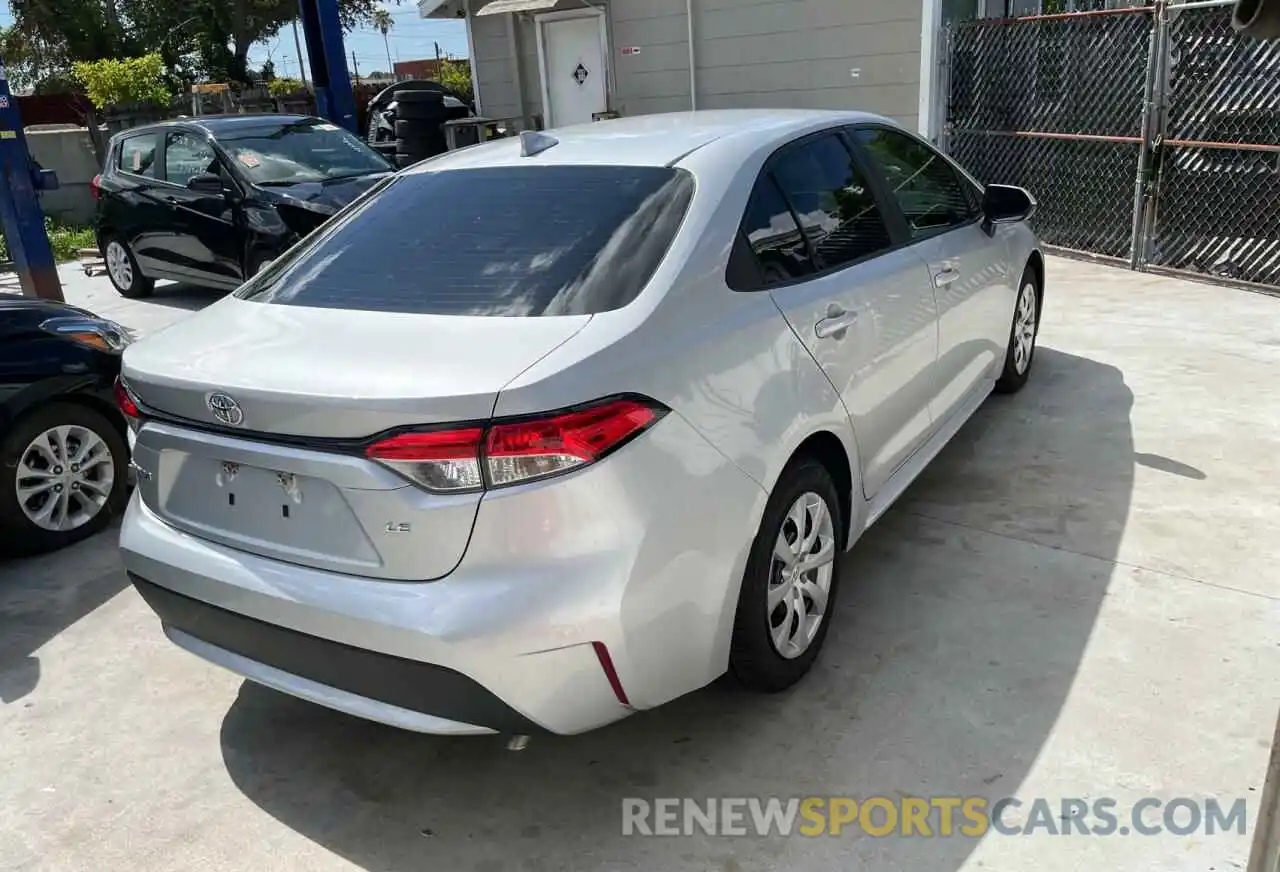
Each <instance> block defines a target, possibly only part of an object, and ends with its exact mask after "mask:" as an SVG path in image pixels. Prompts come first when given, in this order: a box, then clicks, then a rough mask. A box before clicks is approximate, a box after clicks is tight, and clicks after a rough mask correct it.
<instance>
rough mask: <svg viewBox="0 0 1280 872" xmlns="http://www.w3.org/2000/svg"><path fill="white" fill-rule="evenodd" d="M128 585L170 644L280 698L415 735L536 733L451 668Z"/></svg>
mask: <svg viewBox="0 0 1280 872" xmlns="http://www.w3.org/2000/svg"><path fill="white" fill-rule="evenodd" d="M129 579H130V580H131V581H132V582H133V585H134V587H135V588H137V590H138V593H140V594H142V598H143V599H145V600H146V601H147V605H149V606H151V608H152V610H153V611H154V612H155V613H156V615H157V617H159V618H160V621H161V623H162V624H163V625H164V629H165V634H166V635H168V637H169V638H170V639H171V640H173V642H174V643H175V644H177V645H179V646H180V647H182V648H185V649H186V650H188V651H190V652H191V653H193V654H196V655H198V656H201V657H203V658H204V659H206V660H209V661H212V662H214V663H217V664H218V665H219V666H224V667H226V668H228V669H230V670H232V671H233V672H237V673H240V674H241V675H244V676H246V677H248V678H251V679H253V680H255V681H257V682H259V683H261V684H266V685H269V686H271V687H274V688H276V689H277V690H280V691H283V692H285V693H289V694H292V695H294V696H301V697H304V698H308V699H311V700H312V701H313V702H318V703H321V704H322V705H327V706H329V707H330V708H336V709H340V710H342V711H346V712H347V713H348V714H353V715H357V716H359V717H365V718H369V719H370V720H377V721H383V722H384V723H389V724H392V725H394V726H399V727H404V728H405V729H410V730H414V731H416V732H425V733H441V734H454V735H479V734H484V733H517V734H528V733H533V732H538V731H540V730H541V728H540V727H539V726H537V725H536V724H534V723H533V722H532V721H530V720H529V719H528V718H526V717H525V716H524V715H522V714H520V713H519V712H517V711H516V710H514V709H512V708H511V707H510V706H508V705H507V704H506V703H504V702H502V700H500V699H498V698H497V697H496V696H494V695H493V694H492V693H490V692H489V691H488V690H485V689H484V688H483V687H481V686H480V685H479V684H477V683H476V682H475V681H473V680H471V679H470V678H467V677H466V676H465V675H462V674H461V673H459V672H455V671H453V670H452V669H445V668H444V667H441V666H436V665H435V664H432V663H422V662H420V661H417V660H406V659H404V658H402V657H392V656H389V655H387V654H381V653H379V652H377V651H369V650H366V649H362V648H353V647H351V646H350V645H343V644H341V643H338V642H331V641H329V640H328V639H321V638H319V637H318V636H309V635H307V634H305V633H299V632H296V631H294V630H286V629H284V628H283V627H277V626H274V625H273V624H268V623H265V622H263V621H258V620H255V619H253V618H248V617H245V616H244V615H239V614H236V613H235V612H231V611H227V610H226V609H220V608H218V607H217V606H211V605H209V604H208V603H205V602H201V601H200V600H197V599H192V598H190V597H186V596H183V595H182V594H178V593H174V592H173V591H171V590H168V589H167V588H163V587H159V586H157V585H154V584H152V583H151V582H149V581H146V580H144V579H142V578H139V577H138V576H136V575H133V574H132V573H131V574H130V576H129Z"/></svg>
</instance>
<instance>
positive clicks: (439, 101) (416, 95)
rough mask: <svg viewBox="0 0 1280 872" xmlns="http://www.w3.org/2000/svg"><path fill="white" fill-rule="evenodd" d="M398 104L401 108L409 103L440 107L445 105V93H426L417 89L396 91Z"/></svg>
mask: <svg viewBox="0 0 1280 872" xmlns="http://www.w3.org/2000/svg"><path fill="white" fill-rule="evenodd" d="M396 102H397V103H399V104H400V105H401V106H404V105H407V104H409V103H415V104H422V103H428V104H435V105H437V106H440V105H443V104H444V91H443V90H441V91H425V90H416V89H415V90H412V91H396Z"/></svg>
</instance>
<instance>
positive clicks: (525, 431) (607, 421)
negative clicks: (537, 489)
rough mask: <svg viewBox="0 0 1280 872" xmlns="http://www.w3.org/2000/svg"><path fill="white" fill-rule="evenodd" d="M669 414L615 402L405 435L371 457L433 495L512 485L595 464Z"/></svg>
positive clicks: (641, 402)
mask: <svg viewBox="0 0 1280 872" xmlns="http://www.w3.org/2000/svg"><path fill="white" fill-rule="evenodd" d="M666 412H667V409H666V408H665V407H664V406H662V405H661V404H659V403H657V402H655V401H653V400H650V399H647V398H642V397H614V398H610V399H606V400H601V401H598V402H596V403H592V404H590V405H588V406H584V407H581V408H577V409H572V410H569V411H565V412H556V413H551V414H548V415H547V416H545V417H530V418H521V419H518V420H509V421H502V420H498V421H494V422H493V423H491V424H490V425H489V426H488V427H483V428H482V427H464V428H459V429H456V430H426V431H421V432H406V433H399V434H397V435H395V436H391V437H389V438H387V439H382V440H379V441H378V442H376V443H374V444H373V445H370V446H369V447H368V448H367V449H366V451H365V455H366V456H367V457H368V458H369V459H370V460H375V461H377V462H378V463H380V464H382V465H383V466H386V467H387V468H389V469H392V470H394V471H395V472H397V473H399V474H400V475H402V476H404V477H405V478H407V479H409V480H410V481H412V482H414V483H415V484H418V485H420V486H422V487H424V488H426V489H427V490H430V491H436V492H441V493H461V492H467V491H478V490H483V489H485V488H500V487H508V486H511V485H517V484H523V483H525V482H529V481H535V480H537V479H541V478H547V477H550V476H554V475H560V474H561V473H565V472H570V471H571V470H574V469H579V468H581V467H584V466H588V465H590V464H592V463H595V462H597V461H599V460H601V459H602V458H604V457H606V456H607V455H609V454H610V453H612V452H614V451H616V450H617V449H619V448H621V447H622V446H623V445H626V444H627V443H628V442H630V441H631V440H632V439H634V438H635V437H637V436H639V435H640V434H641V433H643V432H644V431H645V430H647V429H649V428H650V427H652V426H653V425H654V424H656V423H657V422H658V421H659V420H660V419H661V418H662V416H663V415H665V414H666Z"/></svg>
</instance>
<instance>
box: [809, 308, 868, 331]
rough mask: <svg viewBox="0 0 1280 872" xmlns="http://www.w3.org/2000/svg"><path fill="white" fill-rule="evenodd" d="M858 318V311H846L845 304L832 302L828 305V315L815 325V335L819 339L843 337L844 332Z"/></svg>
mask: <svg viewBox="0 0 1280 872" xmlns="http://www.w3.org/2000/svg"><path fill="white" fill-rule="evenodd" d="M857 320H858V313H857V312H846V311H845V309H844V307H843V306H840V305H839V304H838V303H832V304H831V305H830V306H828V307H827V317H825V318H823V319H822V320H820V321H819V322H818V323H817V324H814V325H813V335H815V336H817V337H818V338H819V339H826V338H827V337H831V336H833V337H835V338H836V339H842V338H844V336H843V334H844V332H845V331H846V330H848V329H849V328H850V327H852V326H853V325H854V324H855V323H857Z"/></svg>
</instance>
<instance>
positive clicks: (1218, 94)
mask: <svg viewBox="0 0 1280 872" xmlns="http://www.w3.org/2000/svg"><path fill="white" fill-rule="evenodd" d="M948 42H949V47H950V48H949V52H948V57H949V65H948V74H949V80H950V87H949V99H948V112H947V126H946V131H945V134H944V136H945V144H946V146H947V147H948V148H949V149H950V151H951V153H952V154H954V155H955V156H956V158H957V159H958V160H959V161H960V162H961V163H963V164H965V165H966V166H967V167H969V168H970V169H971V170H972V171H973V172H974V174H975V175H976V176H978V178H980V179H982V180H983V181H986V182H1005V183H1008V184H1017V185H1022V186H1024V187H1026V188H1028V189H1030V190H1031V191H1032V192H1033V193H1034V194H1035V195H1036V197H1037V199H1039V201H1040V211H1039V213H1038V214H1037V218H1036V225H1037V226H1036V229H1037V230H1038V231H1039V233H1040V234H1041V237H1042V238H1043V239H1044V241H1045V242H1046V243H1047V244H1049V245H1052V246H1055V247H1057V248H1061V249H1065V250H1068V251H1078V252H1086V253H1088V254H1090V255H1093V256H1099V257H1103V258H1112V259H1119V260H1123V261H1125V262H1127V263H1128V264H1129V265H1130V266H1132V267H1133V268H1135V269H1153V270H1170V271H1175V272H1184V273H1192V274H1196V275H1201V276H1211V277H1214V278H1217V279H1221V280H1227V281H1232V282H1236V283H1241V284H1248V285H1253V286H1260V287H1265V288H1267V289H1269V290H1275V289H1277V288H1280V43H1276V42H1259V41H1255V40H1250V39H1243V38H1241V37H1239V36H1237V35H1236V34H1235V33H1234V32H1233V31H1232V30H1231V6H1230V0H1208V2H1191V3H1184V4H1172V3H1165V2H1163V0H1157V2H1155V3H1154V4H1153V5H1151V6H1147V7H1139V8H1127V9H1109V10H1100V11H1096V12H1076V13H1065V14H1059V15H1041V16H1033V17H1028V18H1015V19H1004V20H985V21H974V22H968V23H965V24H961V25H958V26H956V27H954V28H953V29H952V30H951V31H950V33H949V34H948Z"/></svg>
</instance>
